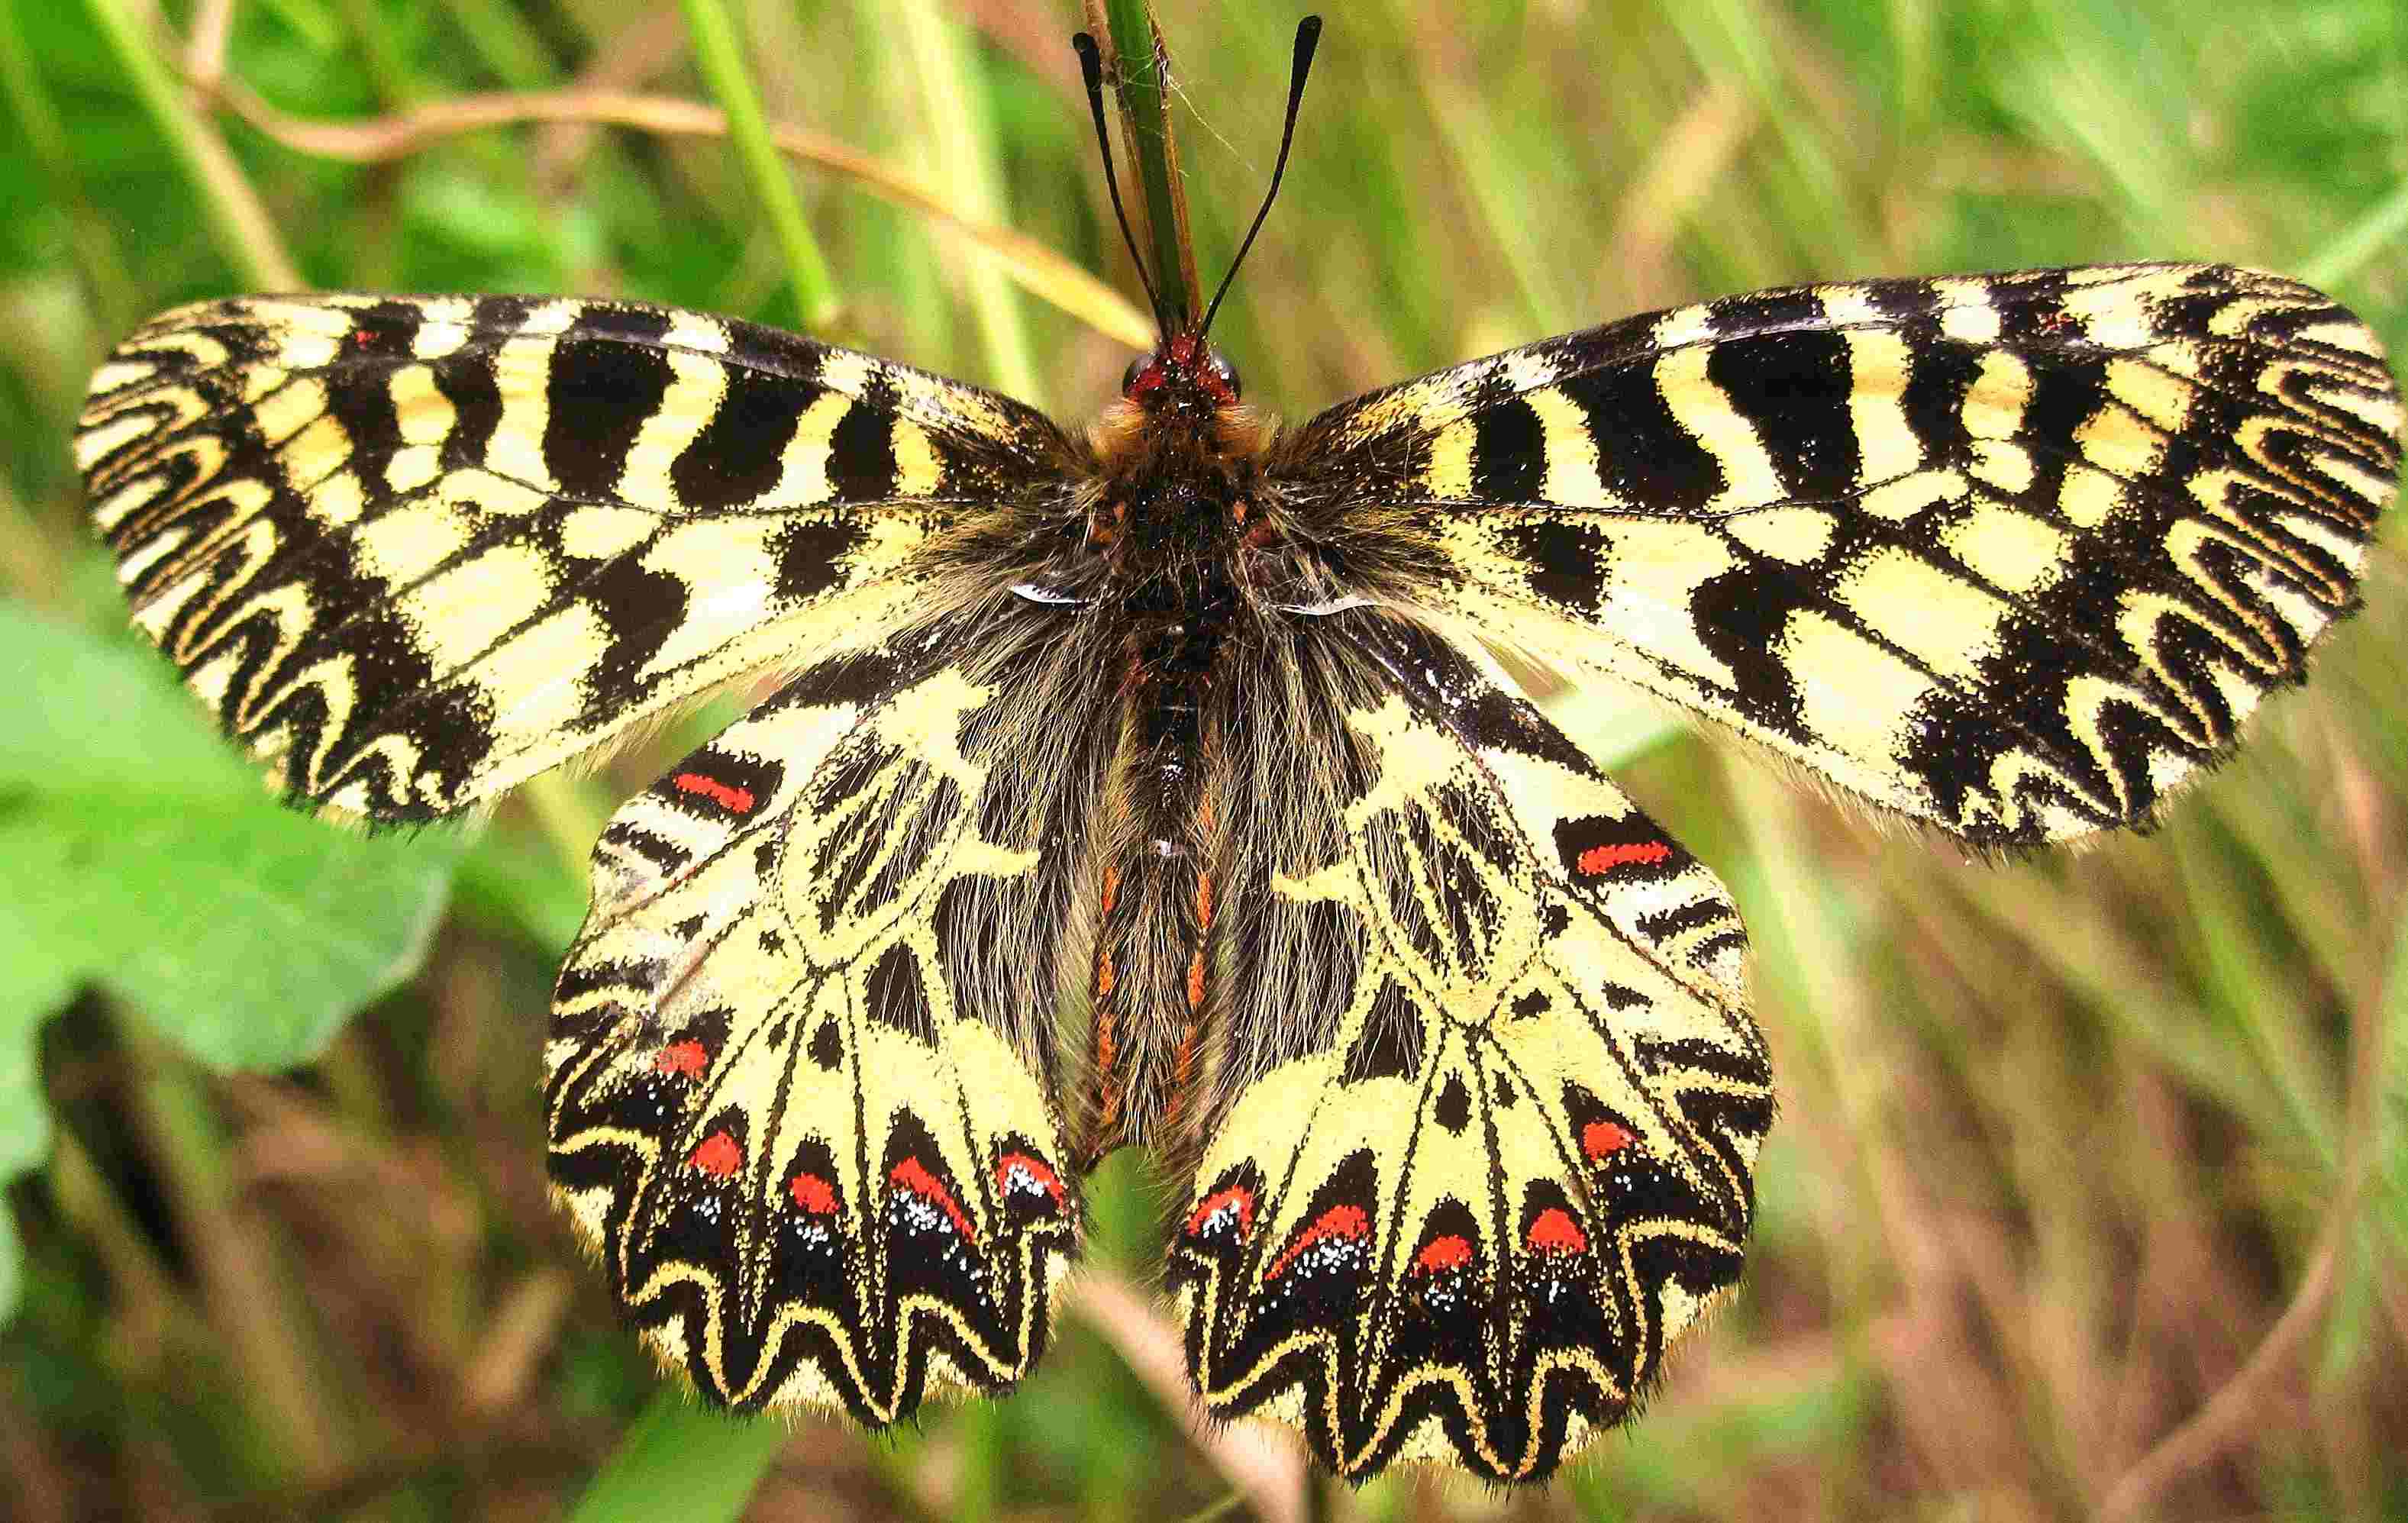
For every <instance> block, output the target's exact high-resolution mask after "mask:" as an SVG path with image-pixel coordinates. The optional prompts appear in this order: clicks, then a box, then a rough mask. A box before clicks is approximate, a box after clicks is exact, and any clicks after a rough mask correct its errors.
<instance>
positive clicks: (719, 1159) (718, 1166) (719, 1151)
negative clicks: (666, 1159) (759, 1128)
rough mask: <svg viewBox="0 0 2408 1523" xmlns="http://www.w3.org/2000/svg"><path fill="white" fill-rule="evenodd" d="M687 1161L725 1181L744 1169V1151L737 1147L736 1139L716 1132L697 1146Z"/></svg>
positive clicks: (721, 1132) (688, 1155)
mask: <svg viewBox="0 0 2408 1523" xmlns="http://www.w3.org/2000/svg"><path fill="white" fill-rule="evenodd" d="M685 1161H686V1162H688V1163H690V1164H692V1165H694V1166H695V1168H696V1169H699V1170H701V1171H703V1172H704V1173H706V1174H709V1175H710V1176H711V1177H712V1178H713V1179H725V1178H726V1177H727V1176H728V1175H730V1174H732V1173H734V1172H736V1171H738V1169H741V1168H743V1167H744V1150H743V1149H742V1148H740V1147H738V1146H737V1145H736V1139H735V1138H733V1137H730V1136H728V1135H727V1133H725V1132H724V1131H715V1132H712V1133H711V1134H710V1136H708V1137H706V1138H704V1139H703V1140H702V1141H701V1142H698V1143H696V1144H695V1149H694V1151H693V1152H692V1153H689V1154H687V1155H686V1159H685Z"/></svg>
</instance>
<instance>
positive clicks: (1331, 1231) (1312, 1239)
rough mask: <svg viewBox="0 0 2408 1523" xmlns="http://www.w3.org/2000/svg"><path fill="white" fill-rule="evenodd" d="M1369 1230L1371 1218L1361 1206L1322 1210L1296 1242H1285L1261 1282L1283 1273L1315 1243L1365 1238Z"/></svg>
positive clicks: (1264, 1272) (1333, 1207)
mask: <svg viewBox="0 0 2408 1523" xmlns="http://www.w3.org/2000/svg"><path fill="white" fill-rule="evenodd" d="M1370 1230H1371V1218H1370V1217H1369V1216H1367V1215H1365V1214H1363V1208H1362V1207H1361V1206H1332V1207H1330V1208H1329V1209H1328V1210H1327V1211H1325V1212H1323V1213H1322V1214H1321V1215H1320V1216H1319V1217H1318V1218H1317V1219H1316V1220H1315V1221H1314V1222H1313V1224H1312V1226H1311V1227H1308V1228H1305V1229H1304V1230H1303V1231H1302V1232H1299V1233H1297V1239H1296V1241H1295V1242H1294V1243H1289V1244H1288V1245H1287V1252H1285V1253H1283V1254H1282V1255H1280V1256H1279V1261H1278V1262H1277V1263H1274V1264H1273V1265H1271V1267H1270V1268H1269V1269H1267V1270H1265V1271H1263V1281H1264V1283H1265V1284H1269V1282H1271V1281H1273V1280H1276V1279H1278V1278H1279V1277H1280V1276H1281V1275H1283V1274H1284V1273H1286V1272H1287V1267H1288V1266H1289V1265H1290V1264H1293V1263H1295V1262H1296V1260H1297V1255H1299V1254H1301V1253H1303V1252H1304V1251H1305V1250H1306V1249H1307V1248H1310V1247H1312V1245H1313V1244H1315V1243H1326V1242H1328V1241H1330V1240H1331V1239H1333V1238H1338V1239H1354V1238H1360V1237H1365V1236H1368V1235H1369V1232H1370Z"/></svg>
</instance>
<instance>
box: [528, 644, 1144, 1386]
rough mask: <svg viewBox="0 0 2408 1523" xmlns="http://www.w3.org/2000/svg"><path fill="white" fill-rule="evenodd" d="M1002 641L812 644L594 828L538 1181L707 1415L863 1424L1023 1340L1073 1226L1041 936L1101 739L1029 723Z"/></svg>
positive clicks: (1067, 874) (968, 1374) (987, 1373)
mask: <svg viewBox="0 0 2408 1523" xmlns="http://www.w3.org/2000/svg"><path fill="white" fill-rule="evenodd" d="M1010 646H1011V641H1010V640H1009V639H1006V638H1003V637H1000V636H997V635H996V634H995V633H993V632H991V631H990V632H987V633H984V634H982V635H980V636H979V637H978V638H975V639H972V638H968V636H967V635H966V633H965V631H964V630H962V629H961V628H959V627H958V626H946V625H939V626H937V627H935V628H933V629H929V630H925V631H922V632H920V633H917V634H914V635H911V636H909V637H906V638H904V639H900V640H898V641H896V642H892V643H890V644H889V645H887V646H884V647H881V648H878V649H874V650H872V651H869V652H866V653H858V654H848V655H841V656H838V657H835V658H832V659H830V660H828V661H824V662H823V663H821V664H819V665H817V666H815V667H813V668H810V669H809V670H807V671H806V672H804V673H803V674H802V675H801V676H800V677H799V678H797V679H796V681H795V682H792V683H791V684H789V685H788V686H787V687H786V688H785V689H784V690H783V691H781V693H780V694H778V695H777V696H776V697H773V698H771V699H769V700H768V701H767V703H765V704H764V705H762V707H761V708H760V709H759V710H757V711H755V712H753V714H752V715H750V716H749V717H747V718H746V719H744V720H742V721H740V722H739V723H738V724H737V725H736V726H732V727H731V728H730V729H728V730H727V731H726V732H725V733H724V734H723V735H721V736H720V737H719V738H718V739H717V740H713V741H712V742H710V744H709V745H707V746H705V747H703V748H702V749H701V750H700V751H697V752H696V753H695V754H693V755H692V756H690V757H688V758H687V759H686V760H685V761H684V762H682V763H681V764H680V765H679V766H678V767H677V768H675V769H673V770H671V771H670V773H669V774H668V775H667V777H666V778H664V779H662V780H661V782H660V783H656V784H655V785H654V786H653V787H652V789H651V790H650V791H649V792H647V793H645V794H642V795H640V796H638V797H637V798H635V799H634V800H632V801H631V802H630V803H629V804H628V805H627V806H626V807H625V808H624V809H623V810H622V811H621V812H619V814H618V815H617V816H616V817H615V818H614V819H613V820H612V821H611V823H610V825H609V828H608V829H607V830H606V831H605V832H604V834H603V837H602V840H601V841H600V843H599V844H598V845H597V846H596V848H595V897H594V906H593V910H592V912H591V914H590V916H589V918H588V920H587V923H586V927H585V929H584V930H583V932H582V933H581V935H580V937H579V939H578V941H577V944H576V946H575V947H574V948H573V949H572V951H571V952H570V954H569V956H568V959H567V963H566V967H565V968H564V970H563V971H562V974H561V979H560V987H559V993H558V996H557V999H556V1003H555V1008H554V1012H553V1030H552V1042H551V1044H550V1047H549V1049H548V1063H549V1068H550V1071H551V1079H550V1086H549V1095H550V1114H551V1139H552V1177H553V1180H554V1183H555V1185H556V1187H557V1188H558V1190H559V1192H560V1194H561V1196H562V1198H563V1199H564V1200H566V1203H567V1204H568V1205H569V1207H570V1209H571V1210H572V1212H573V1213H574V1214H575V1216H576V1218H577V1220H578V1222H579V1223H580V1225H581V1228H583V1229H584V1231H585V1232H586V1234H587V1235H588V1236H589V1238H590V1239H591V1240H592V1241H594V1242H595V1243H597V1244H598V1245H599V1247H600V1249H601V1253H602V1257H603V1261H604V1265H605V1268H606V1269H607V1271H608V1272H609V1277H610V1282H611V1286H612V1288H613V1290H614V1292H615V1293H616V1294H617V1296H618V1298H619V1300H620V1302H621V1304H622V1306H623V1307H624V1309H625V1311H626V1312H627V1313H628V1315H630V1317H631V1318H632V1319H633V1320H634V1321H635V1323H636V1324H637V1325H638V1327H640V1328H641V1329H644V1331H645V1333H646V1335H647V1336H648V1338H649V1339H650V1340H651V1341H652V1343H653V1344H654V1346H655V1347H656V1348H658V1349H659V1350H660V1351H661V1352H662V1354H663V1355H664V1357H665V1358H667V1360H668V1361H669V1362H671V1363H672V1364H674V1365H675V1366H677V1367H680V1368H682V1369H684V1370H685V1371H687V1372H690V1373H691V1374H692V1375H693V1377H694V1379H695V1383H696V1384H697V1385H699V1386H700V1387H702V1389H703V1390H704V1391H705V1392H707V1393H708V1394H710V1395H711V1396H712V1397H714V1398H716V1399H717V1400H720V1401H725V1402H728V1403H729V1404H731V1405H735V1406H738V1407H745V1408H752V1407H759V1406H764V1405H772V1404H785V1403H789V1402H795V1401H802V1402H809V1403H813V1404H817V1405H822V1406H827V1407H833V1408H837V1409H839V1410H842V1411H845V1412H848V1413H850V1414H851V1415H853V1416H854V1417H855V1418H856V1419H858V1420H860V1421H862V1422H865V1423H868V1424H870V1425H872V1426H881V1425H883V1424H886V1423H891V1422H894V1421H896V1420H897V1419H899V1418H902V1417H904V1416H906V1415H909V1414H910V1412H911V1411H912V1410H913V1409H914V1408H915V1407H916V1406H917V1405H918V1404H919V1402H920V1401H922V1400H923V1398H924V1397H925V1396H926V1395H927V1394H929V1393H930V1392H932V1391H934V1390H937V1389H939V1388H942V1387H969V1388H973V1389H977V1390H982V1391H989V1392H992V1391H996V1390H999V1389H1001V1388H1003V1387H1009V1386H1010V1385H1011V1383H1012V1382H1013V1381H1015V1380H1017V1379H1018V1378H1019V1377H1020V1376H1021V1375H1022V1374H1024V1373H1025V1372H1027V1370H1028V1369H1029V1367H1030V1366H1031V1364H1032V1363H1033V1362H1034V1361H1035V1359H1036V1358H1037V1357H1038V1355H1039V1353H1040V1352H1041V1351H1042V1349H1043V1346H1044V1343H1045V1340H1046V1333H1047V1327H1048V1315H1049V1308H1050V1304H1051V1301H1052V1298H1053V1296H1054V1291H1055V1288H1056V1286H1057V1284H1058V1282H1059V1279H1060V1277H1061V1274H1062V1273H1063V1272H1064V1271H1065V1270H1066V1268H1067V1267H1068V1263H1069V1260H1070V1257H1071V1255H1072V1253H1073V1250H1074V1247H1075V1240H1076V1236H1077V1231H1078V1218H1079V1201H1078V1197H1077V1193H1076V1181H1075V1180H1074V1178H1073V1177H1072V1175H1071V1172H1070V1165H1069V1162H1068V1158H1067V1157H1066V1154H1065V1151H1064V1146H1063V1130H1062V1125H1061V1120H1060V1116H1061V1105H1060V1097H1059V1096H1058V1095H1057V1093H1056V1091H1055V1084H1054V1030H1053V1019H1054V1009H1055V1006H1056V1005H1057V1004H1058V1003H1059V1000H1060V996H1061V988H1060V979H1061V972H1060V966H1059V965H1060V960H1061V956H1062V954H1061V952H1060V950H1059V949H1060V947H1061V945H1062V941H1063V939H1064V934H1065V927H1066V926H1067V925H1068V923H1069V921H1070V920H1071V918H1072V917H1071V914H1070V910H1071V903H1072V894H1073V888H1074V886H1075V884H1076V882H1077V881H1078V877H1079V874H1080V873H1081V871H1082V866H1081V857H1080V854H1079V853H1078V852H1077V851H1076V850H1075V849H1073V843H1077V842H1080V841H1082V840H1083V826H1082V823H1081V818H1082V808H1083V807H1084V806H1085V801H1086V800H1088V799H1090V798H1091V797H1093V792H1094V790H1095V788H1096V786H1097V780H1098V778H1099V777H1100V773H1101V768H1102V766H1103V762H1104V754H1103V753H1102V752H1100V751H1093V748H1090V751H1091V752H1092V754H1090V753H1089V752H1082V751H1081V750H1080V748H1078V747H1077V746H1075V745H1074V746H1072V747H1069V748H1068V754H1067V755H1066V754H1064V752H1063V750H1062V749H1060V748H1056V749H1055V750H1053V751H1048V750H1046V749H1043V748H1040V747H1038V746H1035V745H1033V744H1030V743H1029V742H1028V739H1027V736H1026V735H1025V732H1024V731H1023V730H1022V729H1021V727H1020V726H1022V725H1023V724H1024V723H1025V717H1026V716H1025V715H1021V714H1016V713H1014V712H1013V710H1014V708H1015V705H1014V704H1012V703H1011V701H1010V699H1009V697H1007V695H1011V694H1012V693H1014V692H1015V691H1016V683H1015V673H1014V672H1013V671H1012V669H1011V662H1010V660H1009V659H1004V660H1001V661H997V660H996V659H994V656H995V654H996V651H997V649H998V648H999V647H1000V648H1003V649H1006V650H1008V649H1009V648H1010ZM979 657H985V658H986V659H983V660H982V659H978V658H979Z"/></svg>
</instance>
